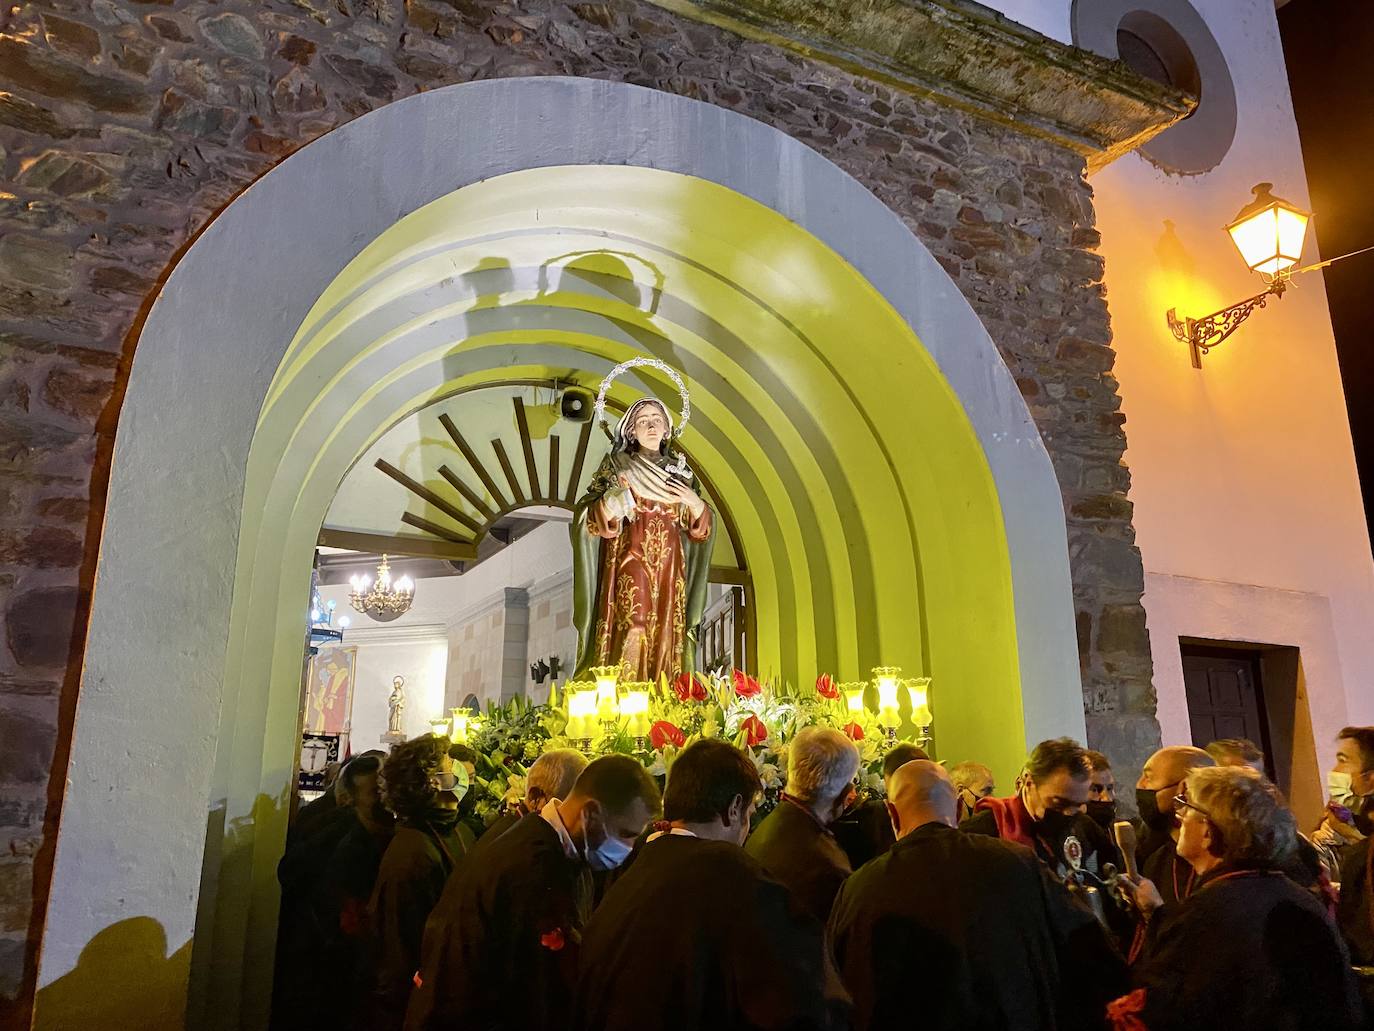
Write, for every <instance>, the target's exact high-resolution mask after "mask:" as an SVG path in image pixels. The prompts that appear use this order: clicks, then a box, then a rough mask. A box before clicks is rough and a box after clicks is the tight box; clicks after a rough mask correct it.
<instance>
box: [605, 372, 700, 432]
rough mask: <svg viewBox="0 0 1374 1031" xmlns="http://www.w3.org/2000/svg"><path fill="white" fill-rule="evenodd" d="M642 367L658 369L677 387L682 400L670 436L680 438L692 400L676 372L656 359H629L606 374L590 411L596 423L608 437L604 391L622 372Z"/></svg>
mask: <svg viewBox="0 0 1374 1031" xmlns="http://www.w3.org/2000/svg"><path fill="white" fill-rule="evenodd" d="M642 366H648V367H650V368H654V369H658V370H659V371H660V372H662V373H663V374H664V375H665V376H667V377H668V378H669V379H670V380H672V381H673V385H674V386H675V387H677V392H678V394H679V395H680V396H681V398H682V411H681V412H680V413H679V415H678V419H677V425H676V426H674V427H673V430H672V436H674V437H680V436H682V431H683V430H685V429H686V428H687V420H688V419H690V418H691V417H692V398H691V396H690V395H689V394H688V393H687V384H685V383H684V382H682V377H681V376H680V375H678V372H677V370H676V369H674V368H673V367H672V366H671V365H669V364H668V363H667V362H664V361H660V360H659V359H657V358H631V359H630V360H629V361H625V362H621V363H620V364H619V365H617V366H616V367H615V368H614V369H612V370H611V371H610V372H609V373H608V374H607V376H606V378H605V379H603V380H602V381H601V389H600V390H598V391H597V392H596V405H595V407H594V408H593V409H592V412H593V414H594V415H595V417H596V421H597V422H599V423H600V424H601V428H602V429H603V430H605V431H606V435H607V436H610V435H611V428H610V426H608V425H607V424H606V391H607V390H609V389H610V387H611V384H612V383H614V382H615V379H616V377H617V376H619V375H620V374H621V373H622V372H626V371H628V370H629V369H637V368H640V367H642Z"/></svg>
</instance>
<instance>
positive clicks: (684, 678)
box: [673, 673, 706, 702]
mask: <svg viewBox="0 0 1374 1031" xmlns="http://www.w3.org/2000/svg"><path fill="white" fill-rule="evenodd" d="M673 693H674V694H675V695H677V700H678V701H679V702H693V701H696V702H704V701H706V685H705V684H703V683H702V682H701V681H700V680H698V679H697V677H696V675H695V674H693V673H679V674H678V675H677V676H676V677H674V678H673Z"/></svg>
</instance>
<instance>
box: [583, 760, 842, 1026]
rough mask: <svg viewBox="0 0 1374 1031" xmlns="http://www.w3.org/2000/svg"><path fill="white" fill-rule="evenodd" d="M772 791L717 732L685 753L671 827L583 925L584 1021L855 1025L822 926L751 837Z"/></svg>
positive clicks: (671, 800)
mask: <svg viewBox="0 0 1374 1031" xmlns="http://www.w3.org/2000/svg"><path fill="white" fill-rule="evenodd" d="M759 790H760V784H759V778H758V773H757V772H756V771H755V769H754V765H753V761H752V760H751V759H750V758H749V757H748V756H746V755H744V754H743V753H742V752H740V751H739V750H738V749H736V748H734V747H733V746H732V745H730V744H729V743H728V742H725V741H721V740H719V739H705V740H701V741H697V742H695V743H694V744H692V745H689V746H688V747H687V748H686V749H685V750H683V752H682V753H681V754H680V755H678V757H677V758H676V759H675V760H674V762H673V765H672V768H671V770H670V771H669V774H668V786H667V789H666V791H665V793H664V800H663V805H664V816H665V818H666V820H667V821H668V823H667V827H668V829H666V830H662V829H661V830H659V831H657V832H655V834H653V835H651V836H650V839H649V840H648V841H647V842H646V843H645V844H644V846H643V847H642V848H641V849H640V850H639V854H638V855H637V856H636V858H635V861H634V863H633V864H632V865H630V866H629V867H628V869H626V870H625V872H624V873H623V874H622V875H621V876H620V877H619V878H617V879H616V881H615V883H614V884H612V885H611V888H610V890H609V891H608V892H607V893H606V897H605V899H604V900H603V901H602V903H601V906H600V907H599V908H598V909H597V911H596V913H595V915H594V916H593V917H592V919H591V921H590V922H589V923H588V924H587V929H586V932H585V934H584V936H583V948H582V956H581V962H580V977H579V981H578V986H577V1002H576V1008H575V1015H574V1019H573V1021H572V1022H571V1024H570V1025H569V1026H571V1027H574V1028H579V1029H582V1031H668V1029H674V1031H679V1029H680V1031H706V1029H717V1028H718V1029H722V1031H723V1029H727V1028H728V1029H730V1031H751V1029H755V1028H758V1029H764V1028H769V1029H783V1028H786V1029H789V1031H830V1029H832V1028H839V1027H843V1026H845V1024H844V1018H845V1015H846V1011H847V1008H848V1006H847V1000H846V999H845V998H844V994H843V990H842V989H841V987H840V986H839V983H838V981H837V979H836V978H835V976H834V971H833V969H832V968H831V967H830V965H829V963H828V962H827V958H826V955H825V949H824V945H823V930H822V927H821V925H820V924H819V923H818V922H816V921H815V920H814V919H812V918H811V917H810V916H809V915H808V914H806V913H805V912H803V911H802V910H801V909H800V908H799V907H798V906H797V905H796V903H795V902H794V901H793V900H792V898H791V896H790V895H789V893H788V891H787V889H786V888H784V887H783V886H782V885H781V884H779V883H778V882H777V881H775V880H773V879H772V878H771V877H769V876H768V874H767V873H766V872H765V871H764V869H763V868H762V867H761V866H760V865H759V864H758V862H756V861H755V860H754V859H752V858H751V857H750V856H749V855H748V854H747V853H746V852H745V851H744V849H743V848H742V847H741V844H742V843H743V841H744V837H745V835H746V834H747V833H748V829H749V817H750V815H751V813H752V811H753V809H754V806H755V805H756V802H757V799H758V795H759Z"/></svg>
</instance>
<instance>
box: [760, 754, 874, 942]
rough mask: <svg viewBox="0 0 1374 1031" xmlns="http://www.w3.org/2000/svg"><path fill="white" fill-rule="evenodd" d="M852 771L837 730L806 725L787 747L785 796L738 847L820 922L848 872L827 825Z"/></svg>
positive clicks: (853, 763)
mask: <svg viewBox="0 0 1374 1031" xmlns="http://www.w3.org/2000/svg"><path fill="white" fill-rule="evenodd" d="M858 772H859V750H858V749H857V748H855V747H854V742H853V741H851V740H850V739H849V738H848V737H847V736H846V735H845V734H844V733H843V732H842V731H838V730H835V729H834V728H832V727H807V728H806V729H805V730H803V731H801V733H799V734H798V735H797V736H796V737H795V738H793V739H792V743H791V745H789V746H788V749H787V792H786V793H785V794H784V795H783V796H782V800H781V801H780V802H779V803H778V806H777V808H776V809H774V810H773V811H772V812H771V813H769V814H768V815H767V816H766V817H764V819H763V822H762V823H760V824H759V825H758V827H757V828H755V830H754V833H753V834H751V835H750V836H749V840H748V841H747V842H746V843H745V846H744V850H745V851H746V852H748V853H749V855H751V856H753V857H754V858H755V859H757V860H758V861H759V862H760V863H762V864H763V868H764V869H765V870H767V871H768V872H769V873H770V874H772V875H773V876H774V877H775V878H777V879H778V880H779V881H781V882H782V883H783V885H784V886H785V887H786V888H787V890H788V891H790V892H791V893H792V896H793V898H795V899H796V901H797V902H798V903H799V904H800V905H801V906H802V907H803V908H804V909H805V910H806V911H807V912H808V913H810V914H811V915H812V916H814V917H815V918H816V920H817V921H818V922H820V923H822V924H824V923H825V921H826V920H828V919H829V918H830V906H831V903H833V902H834V901H835V893H836V892H838V891H839V890H840V885H841V884H843V883H844V879H845V878H846V877H848V876H849V875H850V873H851V872H852V871H851V869H850V866H849V859H848V857H846V856H845V854H844V850H843V849H841V848H840V846H839V844H838V843H837V842H836V841H835V836H834V835H833V834H831V833H830V829H829V827H830V824H831V823H832V822H833V821H834V819H835V817H836V816H838V815H839V813H840V811H841V810H842V809H843V808H844V804H845V800H846V798H847V797H848V795H849V793H850V791H851V790H852V789H853V781H854V774H856V773H858Z"/></svg>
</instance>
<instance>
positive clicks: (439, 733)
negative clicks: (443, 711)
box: [429, 716, 448, 737]
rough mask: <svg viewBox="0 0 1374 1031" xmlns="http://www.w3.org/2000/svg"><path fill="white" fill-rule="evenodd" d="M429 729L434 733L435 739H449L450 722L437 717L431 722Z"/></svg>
mask: <svg viewBox="0 0 1374 1031" xmlns="http://www.w3.org/2000/svg"><path fill="white" fill-rule="evenodd" d="M429 729H430V730H432V731H433V732H434V736H435V737H448V720H446V719H444V718H443V717H442V716H436V717H434V719H432V720H430V721H429Z"/></svg>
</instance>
